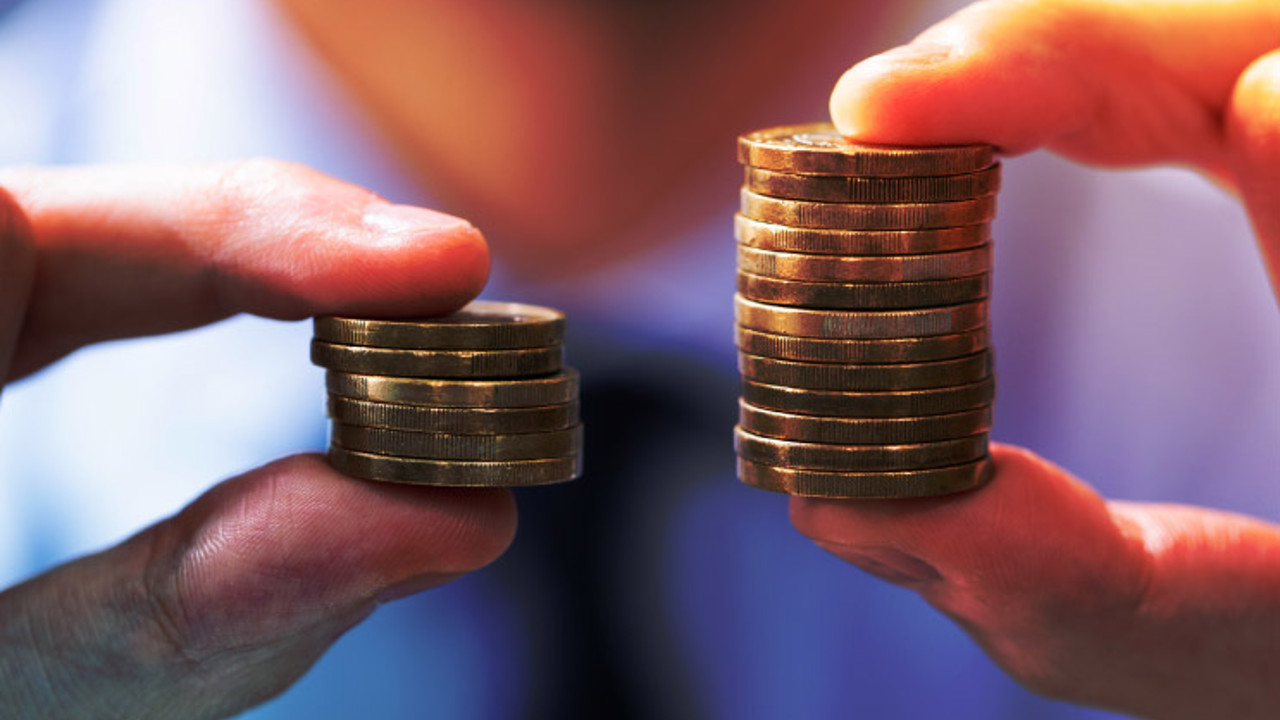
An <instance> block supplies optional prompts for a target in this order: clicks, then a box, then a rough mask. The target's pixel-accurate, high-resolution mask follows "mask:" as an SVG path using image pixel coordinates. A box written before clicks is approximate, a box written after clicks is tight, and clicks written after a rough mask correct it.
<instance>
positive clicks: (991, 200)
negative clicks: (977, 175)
mask: <svg viewBox="0 0 1280 720" xmlns="http://www.w3.org/2000/svg"><path fill="white" fill-rule="evenodd" d="M739 212H741V213H742V215H743V216H744V217H749V218H751V219H753V220H759V221H761V222H767V223H776V224H778V225H786V226H788V227H797V228H819V229H827V230H928V229H932V228H949V227H960V226H963V225H977V224H979V223H988V222H990V221H991V219H992V218H994V217H995V216H996V196H995V195H987V196H986V197H980V198H975V199H973V200H957V201H955V202H945V203H893V204H880V205H870V204H862V205H852V204H846V203H816V202H807V201H804V200H780V199H778V198H771V197H766V196H764V195H757V194H755V193H753V192H751V191H750V190H745V189H744V190H742V192H741V207H740V209H739Z"/></svg>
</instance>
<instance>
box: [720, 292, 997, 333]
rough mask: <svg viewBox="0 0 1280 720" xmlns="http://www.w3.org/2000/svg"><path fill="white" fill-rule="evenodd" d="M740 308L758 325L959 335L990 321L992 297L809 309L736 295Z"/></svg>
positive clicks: (744, 318)
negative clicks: (945, 303)
mask: <svg viewBox="0 0 1280 720" xmlns="http://www.w3.org/2000/svg"><path fill="white" fill-rule="evenodd" d="M734 310H735V313H734V314H735V317H736V319H737V321H738V324H739V325H741V326H743V327H747V328H751V329H752V330H760V331H762V332H767V333H776V334H780V335H799V336H801V337H818V338H827V339H834V338H840V339H848V340H873V339H877V338H907V337H925V336H930V335H954V334H956V333H962V332H965V331H966V330H974V329H976V328H980V327H984V326H985V325H986V324H987V303H986V301H979V302H974V303H968V304H965V305H952V306H949V307H940V308H927V309H919V310H866V311H855V310H809V309H805V308H795V307H784V306H780V305H766V304H764V303H758V302H755V301H754V300H748V299H747V298H744V297H743V296H742V295H735V296H734Z"/></svg>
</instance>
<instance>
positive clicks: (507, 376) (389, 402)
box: [311, 301, 582, 487]
mask: <svg viewBox="0 0 1280 720" xmlns="http://www.w3.org/2000/svg"><path fill="white" fill-rule="evenodd" d="M563 338H564V316H563V315H562V314H560V313H559V312H557V311H555V310H550V309H547V308H540V307H534V306H531V305H520V304H515V303H494V302H481V301H477V302H474V303H472V304H470V305H468V306H467V307H465V308H463V309H462V310H460V311H458V312H457V313H455V314H453V315H450V316H447V317H441V318H430V319H423V320H365V319H359V318H344V317H318V318H316V320H315V339H314V340H313V341H312V343H311V360H312V362H314V363H315V364H317V365H319V366H321V367H324V368H326V369H327V370H328V372H327V373H326V384H327V386H328V390H329V416H330V417H331V418H332V420H333V426H332V432H331V435H330V446H329V462H330V463H331V464H332V465H333V466H334V467H335V468H336V469H338V470H339V471H341V472H343V473H346V474H348V475H352V476H355V477H359V478H365V479H369V480H386V481H391V482H405V483H418V484H427V485H448V486H479V487H497V486H502V487H512V486H520V485H544V484H549V483H556V482H563V481H566V480H572V479H573V478H576V477H578V476H579V475H580V474H581V471H582V425H581V424H580V422H579V416H578V376H577V373H576V372H574V371H573V369H572V368H567V367H562V364H561V358H562V356H563V348H562V343H563Z"/></svg>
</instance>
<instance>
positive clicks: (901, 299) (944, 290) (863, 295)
mask: <svg viewBox="0 0 1280 720" xmlns="http://www.w3.org/2000/svg"><path fill="white" fill-rule="evenodd" d="M738 292H739V293H741V294H742V296H743V297H745V298H747V299H748V300H754V301H756V302H758V303H764V304H766V305H787V306H792V307H806V308H809V309H812V310H922V309H925V308H930V307H937V306H940V305H960V304H964V303H970V302H975V301H977V300H985V299H987V297H988V296H989V295H990V294H991V274H990V273H981V274H978V275H969V276H967V277H961V278H951V279H947V280H921V281H916V282H863V283H849V282H809V281H806V280H790V279H781V278H772V277H766V276H764V275H756V274H754V273H750V272H747V271H745V270H741V269H740V270H739V271H738Z"/></svg>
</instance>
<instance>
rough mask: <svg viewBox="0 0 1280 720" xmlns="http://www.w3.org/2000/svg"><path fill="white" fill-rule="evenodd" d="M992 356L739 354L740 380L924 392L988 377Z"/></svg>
mask: <svg viewBox="0 0 1280 720" xmlns="http://www.w3.org/2000/svg"><path fill="white" fill-rule="evenodd" d="M992 365H993V362H992V354H991V351H990V350H983V351H981V352H977V353H974V354H972V355H964V356H961V357H958V358H949V359H947V360H931V361H928V362H920V363H856V364H855V363H807V362H796V361H794V360H780V359H778V358H769V357H762V356H759V355H751V354H749V353H738V371H739V372H740V373H741V374H742V377H743V378H746V379H747V380H750V381H752V382H757V383H763V384H766V385H785V386H787V387H793V388H801V389H807V390H924V389H929V388H938V387H954V386H956V385H967V384H969V383H975V382H978V381H979V380H982V379H983V378H986V377H990V376H991V371H992Z"/></svg>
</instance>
